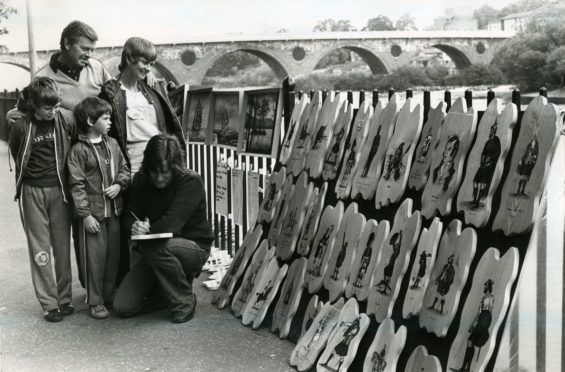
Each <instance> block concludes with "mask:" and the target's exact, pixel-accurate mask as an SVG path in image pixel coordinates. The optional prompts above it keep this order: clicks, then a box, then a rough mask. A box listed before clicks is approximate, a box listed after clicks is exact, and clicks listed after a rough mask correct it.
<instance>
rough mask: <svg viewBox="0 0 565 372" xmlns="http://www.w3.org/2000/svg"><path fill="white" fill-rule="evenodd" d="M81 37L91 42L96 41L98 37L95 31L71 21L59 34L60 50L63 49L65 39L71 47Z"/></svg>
mask: <svg viewBox="0 0 565 372" xmlns="http://www.w3.org/2000/svg"><path fill="white" fill-rule="evenodd" d="M81 37H85V38H87V39H89V40H90V41H92V42H96V41H98V35H97V34H96V31H94V29H93V28H92V27H90V26H89V25H87V24H86V23H83V22H81V21H72V22H71V23H69V24H68V25H67V27H65V28H64V29H63V32H62V33H61V41H60V42H59V44H60V46H61V50H66V49H65V39H67V41H68V42H69V43H70V44H71V45H73V44H74V43H76V42H77V41H78V39H80V38H81Z"/></svg>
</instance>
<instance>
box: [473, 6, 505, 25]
mask: <svg viewBox="0 0 565 372" xmlns="http://www.w3.org/2000/svg"><path fill="white" fill-rule="evenodd" d="M473 18H475V19H476V20H477V24H478V27H479V30H486V29H487V26H488V25H489V23H493V22H496V21H498V20H499V19H500V11H498V10H496V9H494V8H491V7H490V6H488V5H483V6H482V7H480V8H479V9H476V10H475V11H474V12H473Z"/></svg>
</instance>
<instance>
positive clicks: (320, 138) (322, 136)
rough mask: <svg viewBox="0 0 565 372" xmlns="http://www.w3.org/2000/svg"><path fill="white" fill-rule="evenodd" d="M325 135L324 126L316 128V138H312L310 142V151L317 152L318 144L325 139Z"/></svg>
mask: <svg viewBox="0 0 565 372" xmlns="http://www.w3.org/2000/svg"><path fill="white" fill-rule="evenodd" d="M325 133H326V126H325V125H322V126H320V128H318V131H317V132H316V136H315V137H314V142H312V150H317V149H318V147H319V146H320V143H322V142H323V141H324V140H325V139H326V138H327V136H326V134H325Z"/></svg>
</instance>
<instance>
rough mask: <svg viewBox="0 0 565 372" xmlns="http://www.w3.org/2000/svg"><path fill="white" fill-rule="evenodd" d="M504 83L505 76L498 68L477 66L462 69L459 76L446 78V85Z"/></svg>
mask: <svg viewBox="0 0 565 372" xmlns="http://www.w3.org/2000/svg"><path fill="white" fill-rule="evenodd" d="M504 81H505V79H504V75H503V74H502V71H500V69H498V68H497V67H495V66H488V65H484V64H476V65H471V66H469V67H467V68H464V69H462V70H461V71H459V72H458V73H457V74H454V75H451V76H447V77H446V78H445V85H454V86H469V85H496V84H501V83H503V82H504Z"/></svg>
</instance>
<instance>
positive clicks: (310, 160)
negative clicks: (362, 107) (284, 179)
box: [305, 94, 345, 178]
mask: <svg viewBox="0 0 565 372" xmlns="http://www.w3.org/2000/svg"><path fill="white" fill-rule="evenodd" d="M344 101H345V96H344V95H343V94H337V95H335V96H333V94H328V96H327V97H326V100H325V101H324V104H323V105H322V110H321V111H320V115H319V116H318V121H317V122H316V127H315V128H314V133H312V138H311V143H310V149H308V152H307V158H306V165H305V168H306V169H307V170H308V173H309V174H310V177H312V178H318V177H320V175H321V174H322V167H323V165H324V156H325V155H326V151H327V150H328V147H329V144H330V141H331V139H332V135H333V128H334V125H335V122H336V120H337V116H338V114H339V111H340V110H341V107H342V105H343V104H344Z"/></svg>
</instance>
